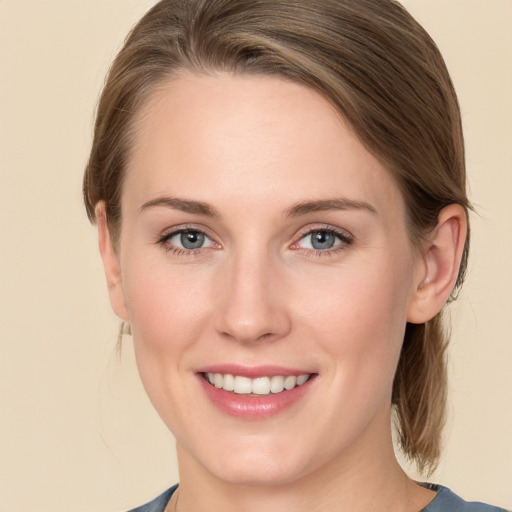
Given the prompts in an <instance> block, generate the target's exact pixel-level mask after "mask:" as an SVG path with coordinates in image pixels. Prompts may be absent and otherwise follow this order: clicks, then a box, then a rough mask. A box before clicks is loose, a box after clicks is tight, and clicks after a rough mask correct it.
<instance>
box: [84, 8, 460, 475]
mask: <svg viewBox="0 0 512 512" xmlns="http://www.w3.org/2000/svg"><path fill="white" fill-rule="evenodd" d="M183 70H187V71H192V72H197V73H216V72H229V73H235V74H264V75H277V76H281V77H283V78H285V79H288V80H293V81H295V82H298V83H300V84H303V85H304V86H306V87H309V88H311V89H314V90H315V91H317V92H319V93H320V94H322V95H323V96H324V97H325V98H326V99H327V100H328V101H330V102H331V104H332V105H333V106H334V107H335V108H336V109H337V110H338V112H339V113H340V114H341V115H342V116H343V117H344V118H345V120H346V121H348V123H349V124H350V125H351V127H352V129H353V130H354V132H355V133H356V134H357V135H358V136H359V138H360V140H361V141H362V142H363V143H364V144H365V146H366V147H367V149H368V150H369V151H370V152H371V153H373V154H374V155H375V156H376V157H377V158H378V159H379V160H380V161H381V162H383V164H384V165H385V166H386V167H387V169H388V170H389V172H390V174H391V175H392V176H393V177H394V179H395V182H396V183H397V185H398V186H399V188H400V190H401V192H402V195H403V197H404V201H405V204H406V208H407V214H408V223H409V232H410V237H411V240H412V242H413V243H414V244H418V243H419V242H420V241H421V239H422V236H423V235H425V234H426V233H428V232H429V230H431V229H432V228H433V227H434V226H435V225H436V223H437V219H438V215H439V213H440V211H441V210H442V209H443V208H444V207H445V206H447V205H449V204H453V203H457V204H460V205H461V206H463V207H464V208H465V209H466V211H467V210H468V208H469V202H468V199H467V196H466V185H465V183H466V176H465V163H464V143H463V136H462V129H461V120H460V111H459V106H458V102H457V98H456V95H455V91H454V88H453V85H452V82H451V80H450V76H449V74H448V71H447V69H446V66H445V64H444V61H443V58H442V56H441V54H440V52H439V50H438V49H437V47H436V45H435V43H434V42H433V41H432V39H431V38H430V36H429V35H428V34H427V33H426V32H425V30H424V29H423V28H422V27H421V26H420V25H419V24H418V23H417V22H416V21H415V20H414V19H413V18H412V17H411V16H410V15H409V14H408V12H407V11H406V10H405V9H404V8H403V7H402V6H401V5H400V4H399V3H398V2H396V1H394V0H162V1H161V2H159V3H158V4H156V5H155V6H154V7H153V8H152V9H151V10H150V11H149V12H148V13H147V14H146V15H145V16H144V17H143V18H142V20H141V21H140V22H139V23H138V24H137V25H136V26H135V27H134V29H133V30H132V32H131V33H130V35H129V36H128V38H127V40H126V42H125V44H124V47H123V48H122V50H121V51H120V52H119V54H118V56H117V58H116V59H115V61H114V63H113V65H112V67H111V69H110V72H109V75H108V78H107V81H106V84H105V87H104V90H103V93H102V96H101V98H100V102H99V105H98V110H97V118H96V124H95V132H94V141H93V145H92V150H91V154H90V159H89V162H88V165H87V168H86V172H85V177H84V198H85V204H86V208H87V213H88V216H89V218H90V219H91V221H94V220H95V218H94V207H95V205H96V204H97V202H98V201H105V203H106V212H107V220H108V223H109V227H110V230H111V233H112V237H113V241H114V244H116V241H117V238H118V236H119V232H120V223H121V208H120V197H121V192H122V186H123V177H124V170H125V168H126V162H127V160H128V159H129V157H130V147H131V139H132V132H133V129H134V117H135V116H136V114H137V112H139V111H140V108H141V106H142V105H143V104H144V102H145V101H146V100H147V98H148V96H149V95H150V94H151V93H152V91H154V90H155V88H157V87H158V86H159V85H161V84H162V83H164V82H165V81H167V80H169V79H170V78H172V77H173V76H175V75H176V74H177V73H178V72H180V71H183ZM468 246H469V238H468V240H467V241H466V247H465V250H464V255H463V259H462V265H461V270H460V273H459V279H458V282H457V287H459V286H460V285H461V284H462V281H463V277H464V273H465V268H466V262H467V254H468ZM447 340H448V336H447V335H446V333H445V331H444V329H443V325H442V322H441V316H440V314H439V315H437V316H436V317H435V318H433V319H432V320H431V321H429V322H427V323H425V324H422V325H413V324H409V325H408V326H407V329H406V334H405V339H404V345H403V350H402V354H401V357H400V361H399V364H398V369H397V373H396V376H395V382H394V389H393V398H392V400H393V404H394V407H395V415H396V418H397V424H398V425H397V426H398V432H399V440H400V443H401V446H402V449H403V451H404V452H405V454H406V455H407V456H408V457H409V458H411V459H412V460H413V461H415V462H416V463H417V465H418V468H419V469H420V470H421V471H425V472H428V471H429V470H431V469H433V468H434V467H435V465H436V463H437V461H438V459H439V456H440V445H441V431H442V427H443V424H444V417H445V405H446V362H445V349H446V343H447Z"/></svg>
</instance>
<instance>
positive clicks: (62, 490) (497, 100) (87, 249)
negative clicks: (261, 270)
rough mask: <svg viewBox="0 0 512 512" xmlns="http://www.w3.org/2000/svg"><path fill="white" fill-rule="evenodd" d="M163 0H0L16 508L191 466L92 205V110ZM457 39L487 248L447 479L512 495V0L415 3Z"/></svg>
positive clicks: (6, 477) (1, 434)
mask: <svg viewBox="0 0 512 512" xmlns="http://www.w3.org/2000/svg"><path fill="white" fill-rule="evenodd" d="M152 3H153V2H151V1H149V0H147V1H142V0H98V1H92V0H85V1H84V0H60V1H59V0H52V1H50V0H39V1H36V0H34V1H27V0H0V130H1V131H0V235H1V244H2V245H1V252H0V510H1V511H2V512H26V511H29V510H33V509H34V510H39V511H42V512H50V511H51V512H69V511H74V512H92V511H97V512H112V511H116V510H123V509H126V508H128V507H131V506H134V505H137V504H140V503H142V502H144V501H145V500H147V499H148V498H150V497H151V496H153V495H156V494H157V493H158V492H160V491H161V490H163V488H165V487H166V486H168V485H169V484H170V483H172V482H174V481H175V480H176V479H177V472H176V469H175V465H174V455H173V443H172V440H171V437H170V435H169V434H168V432H167V431H166V429H165V428H164V427H163V425H162V424H161V422H160V420H159V419H158V418H157V416H156V414H155V413H154V412H153V411H152V409H151V406H150V405H149V404H148V401H147V399H146V398H145V395H144V393H143V391H142V389H141V386H140V384H139V382H138V377H137V375H136V370H135V367H134V363H133V357H132V353H131V347H130V340H129V339H127V340H125V346H124V352H123V355H122V358H121V359H120V360H118V359H117V358H116V356H115V352H114V345H115V341H116V332H117V321H116V320H115V318H114V317H113V315H112V313H111V312H110V308H109V305H108V301H107V296H106V289H105V286H104V283H103V275H102V269H101V265H100V260H99V257H98V255H97V251H96V241H95V231H94V229H93V228H91V227H90V226H89V225H88V223H87V220H86V217H85V214H84V211H83V207H82V205H81V202H80V201H81V197H80V187H81V174H82V170H83V167H84V163H85V160H86V156H87V151H88V147H89V143H90V138H91V126H92V119H93V109H94V105H95V102H96V99H97V96H98V93H99V90H100V87H101V83H102V80H103V77H104V74H105V72H106V70H107V67H108V64H109V62H110V61H111V59H112V57H113V56H114V54H115V52H116V50H117V49H118V48H119V45H120V43H121V41H122V39H123V37H124V35H125V34H126V32H127V30H128V28H129V27H130V26H131V25H132V24H133V23H134V22H135V21H136V20H137V18H138V17H139V16H140V15H141V14H142V13H143V12H144V11H145V10H146V9H147V8H148V7H149V6H150V5H151V4H152ZM405 3H406V5H407V6H408V7H409V8H410V10H411V11H412V13H413V14H414V15H415V16H416V17H417V18H418V19H419V21H420V22H422V23H423V24H424V26H425V27H426V28H427V30H429V32H430V33H431V34H432V36H433V37H434V39H436V41H437V42H438V44H439V46H440V47H441V50H442V51H443V53H444V55H445V57H446V60H447V62H448V65H449V68H450V69H451V72H452V75H453V78H454V81H455V85H456V87H457V89H458V92H459V96H460V101H461V105H462V111H463V115H464V124H465V129H466V140H467V148H468V152H467V155H468V169H469V176H470V185H471V197H472V200H473V202H474V204H475V205H476V207H477V209H478V212H479V215H478V216H473V254H472V260H471V269H470V273H469V278H468V281H467V286H466V287H465V289H464V292H463V294H462V296H461V298H460V301H459V302H458V303H457V304H456V305H455V306H454V307H452V314H453V317H454V328H453V332H454V339H453V343H452V346H451V350H450V356H451V373H452V381H451V400H450V412H451V419H450V423H449V427H448V428H447V445H446V452H445V456H444V458H443V461H442V464H441V466H440V468H439V470H438V471H437V473H436V474H435V475H434V477H433V478H432V480H433V481H440V482H442V483H444V484H446V485H449V486H450V487H452V488H453V489H454V490H456V491H457V492H459V493H461V494H462V495H464V496H465V497H467V498H471V499H475V498H478V499H481V500H486V501H491V502H494V503H496V504H500V505H502V506H506V507H509V508H512V485H511V481H512V465H511V458H512V380H511V373H512V372H511V363H512V334H511V329H510V327H509V323H510V319H511V317H512V299H511V293H510V290H512V205H511V204H512V199H511V191H512V158H511V150H510V147H511V145H512V119H511V118H512V100H511V92H512V65H511V59H512V31H511V29H510V26H511V23H512V1H511V0H408V1H407V2H405Z"/></svg>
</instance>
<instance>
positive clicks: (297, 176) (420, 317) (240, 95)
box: [96, 73, 465, 512]
mask: <svg viewBox="0 0 512 512" xmlns="http://www.w3.org/2000/svg"><path fill="white" fill-rule="evenodd" d="M126 172H127V174H126V181H125V183H124V186H123V195H122V217H123V221H122V227H121V236H120V242H119V246H118V247H116V249H114V248H113V247H112V244H111V241H110V234H109V232H108V225H107V222H106V220H105V214H104V205H103V204H102V203H99V204H98V206H97V208H96V213H97V218H98V227H99V243H100V250H101V253H102V257H103V261H104V264H105V271H106V276H107V282H108V286H109V292H110V298H111V302H112V305H113V308H114V311H115V312H116V314H117V315H118V316H119V317H120V318H122V319H123V320H125V321H129V322H130V324H131V327H132V332H133V339H134V345H135V351H136V357H137V363H138V367H139V371H140V374H141V378H142V381H143V383H144V386H145V388H146V390H147V393H148V395H149V397H150V399H151V401H152V403H153V404H154V406H155V408H156V410H157V411H158V412H159V414H160V416H161V417H162V419H163V421H164V422H165V423H166V425H167V426H168V427H169V429H170V430H171V431H172V432H173V434H174V435H175V437H176V440H177V448H178V457H179V467H180V495H179V507H178V510H184V511H187V510H206V509H208V510H219V511H220V510H222V511H223V512H225V511H229V510H244V511H252V510H292V509H293V510H294V511H301V510H304V511H305V510H308V511H310V510H322V511H329V510H336V511H343V510H347V511H348V510H350V511H351V512H357V511H363V510H364V511H366V512H367V511H377V510H396V511H410V512H413V511H418V510H420V509H421V508H422V507H424V506H425V505H426V504H427V503H428V502H429V501H430V500H431V499H432V497H433V493H432V492H431V491H427V490H425V489H423V488H421V487H419V486H417V485H416V484H415V483H413V482H412V481H410V480H409V479H408V478H407V477H406V476H405V474H404V473H403V472H402V470H401V469H400V467H399V465H398V463H397V462H396V459H395V456H394V453H393V447H392V441H391V432H390V404H391V389H392V383H393V376H394V373H395V369H396V365H397V362H398V358H399V354H400V349H401V344H402V340H403V335H404V329H405V325H406V322H407V321H411V322H423V321H426V320H428V319H429V318H432V317H433V316H434V315H435V314H436V313H437V312H438V311H439V310H440V308H441V307H442V305H443V304H444V302H445V301H446V299H447V297H448V296H449V294H450V292H451V289H452V288H453V285H454V281H455V278H456V275H457V269H458V264H459V261H460V256H461V252H462V245H463V240H464V237H465V215H464V212H463V211H462V209H461V208H460V207H458V206H456V205H452V206H449V207H448V208H445V210H443V212H442V213H441V215H440V217H439V224H438V226H437V228H436V229H435V230H433V232H432V233H431V234H430V235H429V236H428V237H427V239H426V241H425V244H424V245H423V246H422V247H421V248H417V247H413V246H412V245H411V242H410V237H409V234H408V233H407V230H406V213H405V207H404V204H403V200H402V196H401V194H400V191H399V189H398V187H397V186H396V184H395V183H394V181H393V179H392V177H391V176H390V175H389V173H388V172H387V171H386V169H385V168H384V167H383V166H382V165H381V164H380V162H379V161H378V160H377V159H376V158H375V157H374V156H373V155H372V154H370V153H369V152H368V151H367V150H366V148H365V147H364V146H363V145H362V144H361V142H360V141H359V140H358V139H357V137H355V135H354V134H353V133H352V132H351V130H350V129H349V127H348V126H347V125H346V123H345V122H344V121H343V119H342V118H340V116H339V115H338V114H337V113H336V112H335V111H334V110H333V109H332V107H331V106H330V105H329V103H328V102H327V101H326V100H325V99H323V98H322V97H321V96H319V95H318V94H316V93H315V92H313V91H311V90H309V89H306V88H304V87H302V86H300V85H297V84H294V83H290V82H287V81H284V80H281V79H278V78H270V77H247V76H232V75H228V74H217V75H209V76H204V75H201V76H197V75H192V74H185V73H184V74H181V75H180V76H178V77H176V78H175V79H173V80H171V81H169V82H168V83H166V84H165V85H164V86H162V87H160V88H159V89H158V90H157V91H155V92H154V93H153V95H152V96H151V98H150V100H149V101H148V103H147V104H146V105H145V106H144V108H143V109H142V111H141V112H139V115H138V118H137V124H136V136H135V140H134V146H133V148H132V153H131V155H130V159H129V164H128V168H127V170H126ZM162 198H166V204H150V205H148V203H150V202H153V203H154V202H157V203H158V202H159V203H162V202H165V201H162ZM169 198H173V201H171V202H169V200H168V199H169ZM340 198H342V199H343V200H344V201H345V203H346V201H347V200H349V201H350V203H349V204H348V207H347V204H344V205H343V206H345V207H344V208H339V206H340V204H333V203H329V204H328V205H327V204H326V203H323V206H324V209H321V210H320V211H311V210H312V209H311V208H309V209H308V208H302V210H300V209H297V208H296V206H297V205H299V204H304V203H309V204H310V203H311V202H314V201H328V200H332V199H337V200H338V199H340ZM176 199H179V200H187V201H193V202H201V204H206V205H208V207H209V208H210V210H211V211H210V212H207V211H199V210H198V209H197V207H196V208H195V210H196V211H183V207H184V205H183V203H179V202H177V201H176ZM362 203H364V206H363V207H361V205H362ZM143 205H146V206H145V207H143ZM187 206H188V210H190V204H187ZM327 206H329V208H327ZM294 207H295V210H294V213H293V214H291V213H290V212H291V211H292V210H293V209H294ZM212 211H214V213H215V216H212V215H207V214H206V213H212ZM184 227H186V228H187V229H194V230H198V231H201V232H204V233H205V234H206V235H207V238H206V239H205V240H206V242H205V245H204V246H203V247H202V248H200V249H198V250H194V251H188V250H186V249H183V247H180V245H179V243H180V236H173V237H171V238H169V237H168V238H167V240H165V241H162V238H163V237H165V236H167V235H169V233H174V232H176V231H177V230H179V229H180V228H181V229H183V228H184ZM314 229H316V230H325V229H331V230H335V231H337V232H339V233H340V235H341V237H340V238H337V237H336V238H335V245H334V246H333V247H332V248H331V249H328V250H323V249H322V250H315V249H314V248H313V247H312V245H311V237H310V235H308V233H310V231H311V230H314ZM347 239H349V240H350V242H348V241H347ZM221 363H235V364H242V365H262V364H274V365H280V366H286V367H293V368H301V369H304V370H305V372H308V373H315V374H317V377H316V378H315V380H314V382H312V383H311V384H312V385H311V386H310V389H309V391H308V392H307V394H306V395H305V396H304V397H303V398H302V399H301V400H300V401H299V402H297V403H296V404H294V405H293V406H292V407H291V408H289V409H287V410H285V411H283V412H282V413H280V414H278V415H277V416H274V417H271V418H267V419H260V420H247V419H243V418H242V419H241V418H234V417H232V416H229V415H227V414H225V413H223V412H221V411H220V410H219V409H217V408H216V407H215V406H214V405H212V403H211V402H210V401H209V400H208V399H207V398H206V396H205V394H204V392H203V391H202V389H201V386H200V385H199V381H198V376H197V371H198V369H199V368H201V367H204V366H206V365H211V364H221ZM198 489H200V492H198ZM173 506H174V503H172V504H170V508H169V510H171V509H172V508H171V507H173Z"/></svg>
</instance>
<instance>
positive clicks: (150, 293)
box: [123, 260, 211, 352]
mask: <svg viewBox="0 0 512 512" xmlns="http://www.w3.org/2000/svg"><path fill="white" fill-rule="evenodd" d="M146 267H147V270H146V271H140V270H135V269H137V268H139V269H140V268H141V267H140V266H139V265H137V261H136V260H134V261H133V264H129V265H127V266H126V278H125V279H124V280H123V283H124V291H125V297H126V307H127V310H128V315H129V317H130V321H131V323H132V332H133V334H134V340H135V341H136V343H144V345H147V347H145V349H146V350H153V351H156V352H161V351H164V350H169V349H171V350H173V351H178V350H180V348H182V347H184V346H186V345H188V344H189V343H190V341H191V339H194V338H197V332H198V329H199V328H200V324H199V323H198V321H197V320H198V318H200V317H204V316H205V315H206V314H207V305H208V304H209V303H211V302H210V301H208V299H207V296H209V291H208V290H209V286H208V278H207V276H205V275H204V274H205V273H204V272H198V271H194V270H192V271H191V269H187V268H186V267H185V266H184V267H181V268H180V267H177V268H176V267H172V266H166V265H161V264H160V265H158V264H149V265H147V264H146Z"/></svg>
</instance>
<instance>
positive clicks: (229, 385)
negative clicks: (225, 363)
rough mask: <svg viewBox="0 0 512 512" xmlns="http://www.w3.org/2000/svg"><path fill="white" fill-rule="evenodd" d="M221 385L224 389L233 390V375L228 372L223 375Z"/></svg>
mask: <svg viewBox="0 0 512 512" xmlns="http://www.w3.org/2000/svg"><path fill="white" fill-rule="evenodd" d="M217 375H219V374H217ZM222 387H223V389H225V390H226V391H233V390H234V389H235V377H233V375H229V373H228V374H226V375H224V385H223V386H222Z"/></svg>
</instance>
